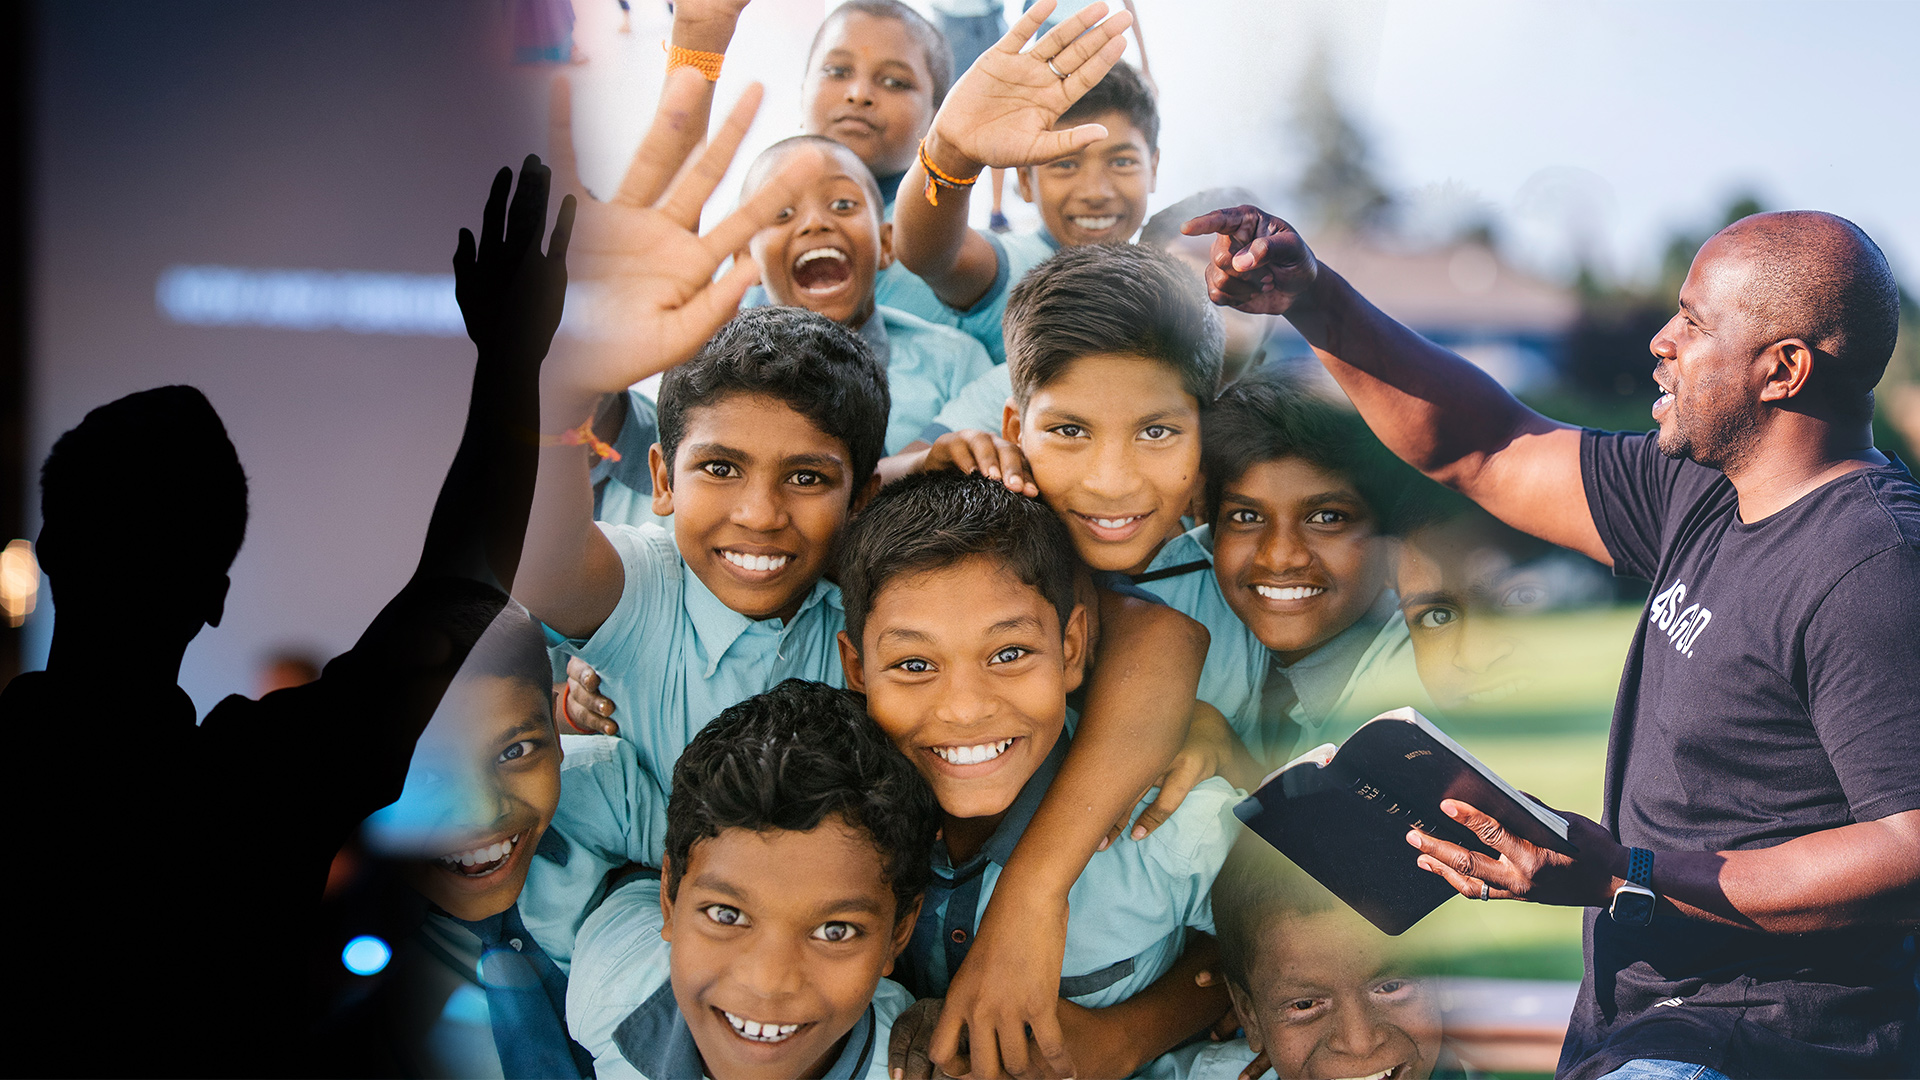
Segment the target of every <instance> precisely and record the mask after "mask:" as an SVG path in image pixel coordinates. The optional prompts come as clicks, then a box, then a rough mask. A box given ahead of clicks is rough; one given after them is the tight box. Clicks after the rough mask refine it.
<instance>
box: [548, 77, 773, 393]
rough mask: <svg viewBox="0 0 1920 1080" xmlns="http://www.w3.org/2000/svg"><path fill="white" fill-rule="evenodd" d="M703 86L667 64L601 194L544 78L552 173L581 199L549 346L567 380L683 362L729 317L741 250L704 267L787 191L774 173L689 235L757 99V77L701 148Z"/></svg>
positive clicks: (609, 381) (755, 273)
mask: <svg viewBox="0 0 1920 1080" xmlns="http://www.w3.org/2000/svg"><path fill="white" fill-rule="evenodd" d="M706 87H707V81H706V79H705V78H704V77H703V76H701V75H700V73H699V72H696V71H694V70H692V69H690V68H678V69H675V70H673V71H670V72H668V73H667V83H666V87H665V89H664V90H663V91H662V92H661V95H660V107H659V110H658V111H657V112H656V113H655V114H654V118H653V125H652V126H651V127H650V128H648V130H647V134H646V136H645V137H644V138H643V139H641V140H640V147H639V149H638V150H636V151H634V155H633V161H632V162H631V163H630V164H629V165H628V166H627V174H626V177H625V178H624V179H622V180H621V182H620V187H619V189H618V190H617V191H616V192H614V194H613V197H612V198H610V199H608V200H606V201H601V200H599V199H596V198H594V197H593V196H592V195H591V194H590V193H589V192H588V191H587V190H586V189H585V188H584V187H582V186H581V184H580V180H579V176H578V174H577V172H576V171H575V168H574V155H573V109H572V98H571V93H570V90H569V88H568V85H567V83H566V82H565V81H564V80H559V79H556V80H555V81H554V84H553V99H552V106H551V110H550V113H549V123H550V125H551V131H550V137H551V143H552V151H551V152H552V158H553V168H554V175H555V178H556V181H557V182H558V184H559V185H560V186H562V187H563V188H566V189H568V190H571V191H572V192H573V193H574V194H575V195H576V196H578V197H579V200H580V218H579V225H578V227H577V228H576V230H575V238H574V243H573V263H574V270H575V278H576V280H577V281H578V282H579V283H580V287H579V288H577V289H576V290H575V293H574V296H573V297H572V300H573V301H574V304H573V307H574V310H570V311H569V313H568V318H567V322H566V325H565V327H564V328H563V333H562V335H561V337H562V341H563V342H564V347H563V349H562V350H560V353H559V355H558V356H556V360H557V361H559V362H560V363H559V366H560V369H561V370H560V373H559V374H560V377H562V378H563V379H564V380H565V381H564V386H565V388H566V389H568V390H572V391H579V392H585V393H595V394H602V393H613V392H615V391H620V390H625V389H626V388H627V387H629V386H631V385H633V384H634V383H636V382H639V381H640V380H641V379H644V378H646V377H647V376H649V375H653V374H656V373H658V372H661V371H665V370H666V369H667V368H670V367H672V366H674V365H675V364H678V363H680V362H681V361H683V360H686V359H687V358H688V357H690V356H692V355H693V354H694V353H695V352H697V351H698V350H699V348H700V346H701V345H703V344H705V343H706V341H707V339H708V338H710V337H712V336H713V333H714V331H716V330H718V329H719V328H720V325H721V324H722V323H724V322H726V321H727V320H728V319H730V318H732V317H733V315H734V314H735V313H736V312H737V311H738V310H739V308H740V299H741V297H742V296H744V295H745V294H746V291H747V289H748V288H749V287H750V286H751V285H752V284H753V283H754V282H755V281H757V280H759V270H758V269H757V268H756V267H755V266H754V264H753V262H752V260H750V259H739V260H736V261H735V262H734V265H733V267H732V268H731V269H730V270H728V271H727V273H726V274H725V275H723V276H721V277H720V278H719V279H718V280H715V279H714V272H715V271H716V270H718V269H719V267H720V264H721V263H722V262H724V261H726V259H727V258H728V257H729V256H731V255H733V254H734V253H735V252H738V251H743V250H745V248H746V246H747V241H748V239H750V238H751V237H752V236H753V234H754V233H755V232H757V231H759V230H760V229H761V228H763V227H765V226H766V225H768V224H770V223H772V221H773V219H774V216H775V214H777V213H778V212H779V210H780V208H781V207H783V206H786V205H787V204H788V203H789V202H791V200H792V194H791V191H790V187H789V185H788V184H787V183H786V182H785V181H784V179H783V178H782V177H781V176H778V175H776V176H775V177H774V178H773V180H771V181H769V182H768V183H767V184H766V185H764V186H763V187H761V188H760V190H759V191H757V192H755V193H754V195H753V197H752V198H750V199H748V200H747V201H746V202H744V203H742V204H741V205H740V207H739V208H738V209H736V210H734V212H733V213H731V214H728V215H727V216H726V217H725V218H724V219H722V220H721V221H720V223H719V224H718V225H715V226H714V227H713V228H712V229H711V230H710V231H708V232H707V233H706V234H705V235H701V234H700V231H699V229H700V209H701V207H702V206H704V205H705V204H706V201H707V198H708V196H710V195H712V194H713V190H714V188H715V187H716V186H718V185H719V183H720V179H721V177H722V176H724V175H725V174H726V171H727V166H728V165H729V164H731V163H732V161H733V155H734V153H735V151H737V150H738V149H739V147H740V141H741V140H742V139H743V138H744V137H745V136H746V133H747V128H748V126H749V125H751V124H752V122H753V116H754V113H755V112H756V111H757V110H758V109H759V106H760V97H761V87H760V84H759V83H754V84H752V85H750V86H748V87H747V90H746V92H745V93H744V94H742V95H741V96H740V101H739V103H738V104H736V105H735V106H734V107H733V111H732V112H731V113H730V114H729V115H728V116H727V119H726V122H725V123H723V124H722V125H721V126H720V129H719V131H718V132H717V133H716V134H715V135H714V137H713V140H712V142H711V143H709V144H708V145H707V146H706V148H705V149H704V150H703V149H700V148H699V142H700V140H701V138H702V137H703V135H704V134H705V132H704V131H703V130H702V127H703V125H702V124H701V123H700V122H699V116H702V115H704V108H703V107H702V106H703V100H704V96H705V94H706V93H707V90H706ZM553 366H554V365H549V367H553Z"/></svg>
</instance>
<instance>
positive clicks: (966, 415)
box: [920, 364, 1013, 442]
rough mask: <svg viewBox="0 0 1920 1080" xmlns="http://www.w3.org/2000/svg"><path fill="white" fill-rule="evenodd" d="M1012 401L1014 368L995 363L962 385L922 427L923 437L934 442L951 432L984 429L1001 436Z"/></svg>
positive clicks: (921, 433) (921, 436)
mask: <svg viewBox="0 0 1920 1080" xmlns="http://www.w3.org/2000/svg"><path fill="white" fill-rule="evenodd" d="M1011 400H1013V368H1012V367H1011V366H1009V365H1007V364H995V365H994V366H993V367H991V368H989V369H987V371H986V372H985V373H984V374H982V375H981V376H980V377H979V378H977V379H975V380H973V381H972V382H970V383H968V384H967V385H966V386H963V387H961V388H960V392H959V393H957V394H955V395H954V396H953V397H952V398H951V399H950V400H949V401H948V402H947V403H946V405H944V406H942V407H941V409H940V411H939V412H938V413H936V414H934V417H933V422H932V423H930V424H928V425H927V426H926V427H923V428H921V429H920V438H922V439H924V440H926V441H927V442H932V441H934V440H935V439H938V438H939V437H940V436H942V435H945V434H946V433H947V432H949V431H967V430H972V431H984V432H986V433H988V434H990V435H998V434H1000V432H1001V429H1002V428H1003V427H1004V426H1005V424H1004V423H1003V421H1004V420H1005V419H1006V415H1007V402H1009V401H1011Z"/></svg>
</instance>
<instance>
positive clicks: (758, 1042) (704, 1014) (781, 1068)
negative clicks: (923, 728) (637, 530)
mask: <svg viewBox="0 0 1920 1080" xmlns="http://www.w3.org/2000/svg"><path fill="white" fill-rule="evenodd" d="M935 809H936V807H935V804H934V801H933V796H932V793H931V792H930V791H929V790H928V789H927V785H926V783H925V781H923V780H922V779H921V778H920V776H919V774H918V773H916V772H915V771H914V769H913V768H912V767H911V766H910V765H908V764H907V762H906V760H905V759H904V758H902V757H901V756H900V754H899V752H898V751H897V750H895V749H894V748H893V746H892V745H891V744H890V743H889V742H888V741H887V739H886V736H885V735H883V734H882V733H881V732H880V731H879V729H878V728H876V727H875V726H874V724H873V722H872V721H871V720H869V719H868V718H867V716H866V714H865V711H864V710H863V709H862V707H861V703H860V699H859V697H858V696H856V695H854V694H850V693H847V692H846V691H844V690H835V689H832V688H830V687H827V686H823V685H821V684H818V683H806V682H801V681H799V680H790V681H788V682H785V683H782V684H781V685H779V686H777V687H775V688H773V689H772V690H770V691H768V692H766V693H764V694H761V695H758V696H756V697H753V698H750V699H748V700H746V701H743V702H741V703H740V704H738V705H735V706H733V707H732V708H730V709H728V710H727V711H726V712H724V713H722V714H721V715H720V717H719V718H718V719H716V720H714V721H713V723H711V724H709V725H707V727H706V728H705V729H704V730H702V731H701V732H700V734H699V735H698V736H696V737H695V738H694V740H693V742H692V743H690V744H689V745H688V747H687V750H686V753H685V754H683V755H682V756H681V758H680V760H679V762H678V763H676V764H675V766H674V772H673V794H672V797H671V800H670V802H669V804H668V808H667V810H666V821H667V829H668V832H667V840H666V858H665V865H664V866H663V867H662V875H663V876H664V879H665V880H664V881H662V880H661V876H657V875H653V874H647V873H640V874H636V875H634V876H632V877H629V878H627V879H626V880H624V881H623V882H621V883H620V884H619V885H618V886H616V888H615V891H614V892H613V894H612V895H610V896H609V897H608V898H607V900H606V902H605V903H603V904H602V905H601V906H600V908H599V909H598V910H597V911H596V912H595V913H594V914H593V915H592V916H591V917H589V918H588V920H587V922H586V925H585V926H584V927H582V929H581V933H580V938H579V947H578V951H577V953H576V961H575V965H574V970H573V975H572V981H571V984H570V986H569V988H568V994H567V1016H568V1019H569V1022H570V1023H571V1025H572V1027H573V1030H574V1032H575V1033H576V1035H577V1037H578V1038H579V1039H580V1040H581V1042H582V1043H583V1044H584V1045H586V1046H587V1048H588V1049H589V1050H590V1051H591V1052H592V1054H593V1057H594V1064H595V1070H596V1072H597V1074H598V1075H599V1076H601V1077H603V1078H605V1077H633V1076H640V1077H651V1078H654V1080H669V1078H678V1077H696V1076H711V1077H714V1078H715V1080H737V1078H743V1077H758V1078H775V1077H778V1078H785V1080H797V1078H800V1077H865V1076H872V1077H884V1076H885V1075H886V1065H887V1059H886V1046H887V1040H888V1025H889V1024H890V1023H891V1022H892V1020H893V1018H894V1016H896V1015H898V1013H899V1012H900V1011H901V1010H902V1009H904V1008H905V1007H906V1006H907V1005H908V1004H910V1003H911V1002H912V998H911V996H910V995H908V994H907V993H906V991H904V990H902V989H901V988H900V987H898V986H896V985H894V984H893V983H890V982H888V981H886V980H885V978H884V976H885V975H887V974H888V973H889V972H890V971H892V969H893V963H894V958H895V957H896V956H898V955H899V953H900V950H901V949H902V948H903V947H904V946H905V944H906V940H907V935H908V934H909V933H910V932H911V931H912V928H913V925H914V918H915V915H916V914H917V912H918V911H919V908H920V898H921V894H922V891H923V890H924V888H925V886H926V882H927V877H928V874H927V866H928V862H927V859H928V853H929V851H930V849H931V846H932V844H933V839H934V832H935V829H936V827H937V824H938V821H937V818H936V816H935ZM797 868H804V870H805V872H803V873H796V872H795V871H796V869H797Z"/></svg>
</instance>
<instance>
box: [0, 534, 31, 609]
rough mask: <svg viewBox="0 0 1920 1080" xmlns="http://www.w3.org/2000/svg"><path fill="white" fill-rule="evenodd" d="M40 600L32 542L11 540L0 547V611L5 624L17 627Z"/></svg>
mask: <svg viewBox="0 0 1920 1080" xmlns="http://www.w3.org/2000/svg"><path fill="white" fill-rule="evenodd" d="M39 599H40V564H39V562H38V561H37V560H35V559H34V557H33V545H32V544H30V543H28V542H27V541H25V540H14V541H12V542H11V543H9V544H8V545H7V546H6V548H5V549H4V550H0V614H4V615H5V616H6V619H7V625H8V626H19V625H20V624H21V623H23V622H26V621H27V616H28V615H31V614H33V609H34V605H35V604H36V603H37V602H38V601H39Z"/></svg>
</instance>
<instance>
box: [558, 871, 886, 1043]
mask: <svg viewBox="0 0 1920 1080" xmlns="http://www.w3.org/2000/svg"><path fill="white" fill-rule="evenodd" d="M662 925H664V924H663V921H662V919H661V917H660V881H659V879H657V878H630V879H628V880H627V881H625V882H622V883H621V885H620V887H618V888H616V889H615V890H614V891H613V893H612V894H611V895H609V896H608V897H607V899H606V901H605V902H604V903H602V904H601V905H600V908H599V910H597V911H595V912H594V913H593V914H592V915H591V916H589V917H588V918H587V921H586V925H584V926H582V927H581V928H580V942H579V948H578V950H577V951H576V952H575V962H574V966H573V974H572V976H571V977H570V978H569V979H568V980H567V1027H568V1029H569V1030H570V1031H571V1032H572V1034H573V1038H574V1040H575V1041H576V1042H578V1043H579V1044H580V1045H582V1046H584V1047H586V1048H587V1050H588V1052H590V1053H592V1054H593V1067H594V1072H595V1073H596V1074H597V1075H598V1076H599V1078H600V1080H697V1078H699V1077H702V1076H705V1075H706V1072H705V1070H704V1068H703V1066H702V1062H701V1060H700V1052H699V1048H698V1047H697V1046H695V1044H694V1041H693V1032H692V1031H691V1030H690V1029H689V1028H688V1027H687V1021H686V1017H684V1016H682V1015H681V1013H680V1006H679V1004H678V1002H676V1001H675V1000H674V997H673V984H672V983H671V981H670V970H669V961H670V958H671V956H672V947H671V946H669V945H668V944H667V943H666V942H665V941H662V940H661V939H660V929H661V927H662ZM911 1004H913V995H911V994H909V993H907V992H906V991H905V990H903V989H901V988H900V987H899V985H897V984H895V983H892V982H889V981H888V980H886V979H881V980H880V982H879V984H878V985H877V986H875V987H874V992H873V1001H872V1003H870V1004H869V1005H868V1006H867V1010H866V1012H865V1013H863V1014H862V1015H861V1017H860V1019H859V1020H858V1021H856V1022H855V1023H854V1025H853V1029H852V1030H851V1031H849V1032H848V1033H847V1038H846V1042H845V1044H844V1047H843V1048H842V1050H841V1051H840V1054H839V1056H838V1057H836V1058H835V1059H834V1061H833V1063H832V1064H831V1065H829V1066H828V1068H827V1071H826V1074H825V1075H826V1076H828V1077H835V1078H847V1080H851V1078H855V1077H859V1078H871V1080H886V1077H887V1043H888V1040H889V1039H891V1037H892V1032H893V1020H894V1017H896V1016H899V1015H900V1013H901V1012H902V1011H904V1010H905V1009H906V1007H907V1006H909V1005H911Z"/></svg>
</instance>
